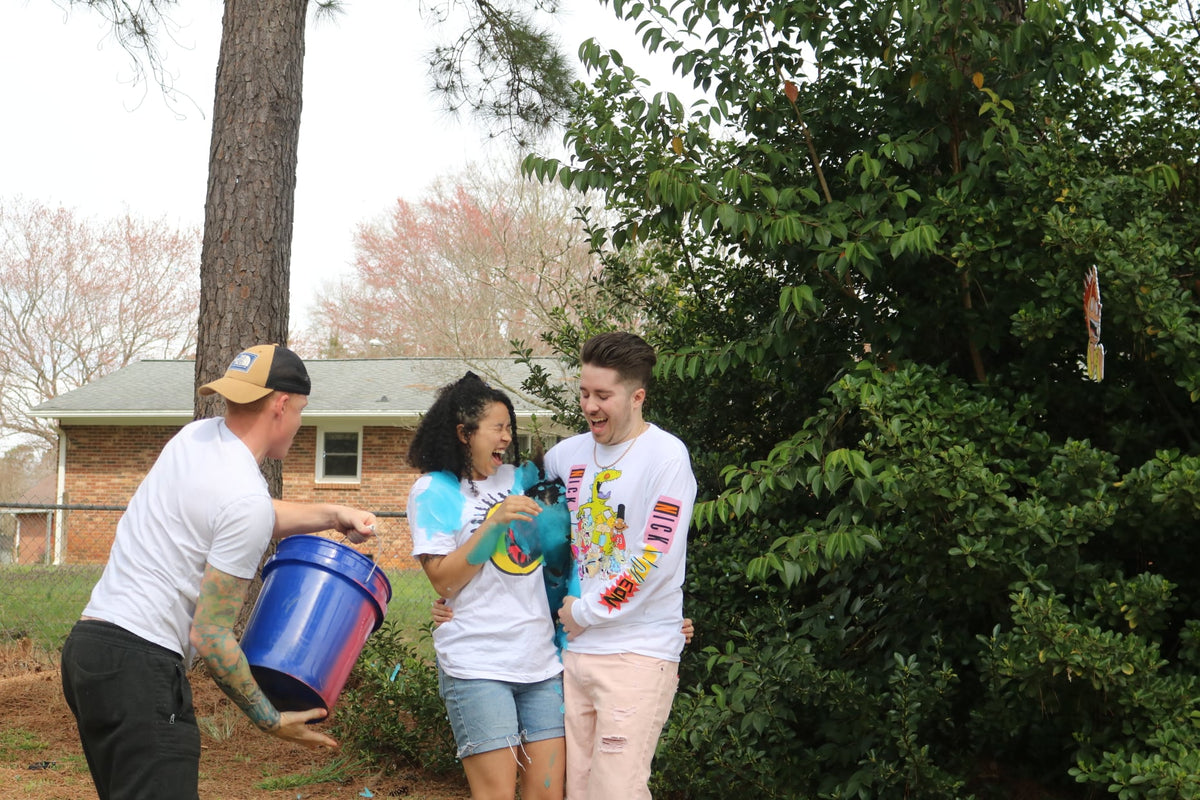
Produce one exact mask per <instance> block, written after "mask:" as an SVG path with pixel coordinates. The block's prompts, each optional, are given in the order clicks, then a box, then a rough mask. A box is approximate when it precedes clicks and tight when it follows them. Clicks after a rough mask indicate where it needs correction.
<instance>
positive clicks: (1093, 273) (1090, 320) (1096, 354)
mask: <svg viewBox="0 0 1200 800" xmlns="http://www.w3.org/2000/svg"><path fill="white" fill-rule="evenodd" d="M1101 308H1103V306H1102V304H1101V303H1100V275H1099V273H1098V272H1097V270H1096V268H1095V267H1092V268H1091V269H1090V270H1088V271H1087V272H1085V273H1084V274H1083V318H1084V320H1085V321H1086V322H1087V335H1088V346H1087V375H1088V377H1089V378H1091V379H1092V380H1094V381H1102V380H1104V345H1102V344H1100V309H1101Z"/></svg>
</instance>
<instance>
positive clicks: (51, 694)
mask: <svg viewBox="0 0 1200 800" xmlns="http://www.w3.org/2000/svg"><path fill="white" fill-rule="evenodd" d="M192 694H193V697H194V700H195V704H196V714H197V718H198V719H200V720H201V721H202V731H201V745H202V747H203V751H202V754H201V756H200V796H201V797H202V798H205V799H206V800H266V798H273V799H274V800H310V799H311V800H322V798H346V799H347V800H349V798H356V797H376V798H396V797H404V798H413V800H463V799H464V798H469V797H470V792H469V791H468V790H467V786H466V781H465V780H463V779H462V778H461V775H452V776H450V777H449V778H438V777H436V776H430V775H427V774H425V773H422V772H420V771H416V770H412V771H392V772H390V773H388V772H381V771H379V770H377V769H372V768H369V767H361V766H359V767H353V766H351V767H349V768H343V769H341V771H340V773H339V774H338V775H337V776H335V777H333V778H330V773H331V771H335V770H336V768H337V767H338V765H339V763H341V764H344V763H345V762H346V761H347V760H348V759H349V758H350V757H349V756H347V755H346V754H344V753H339V752H331V751H328V750H309V749H307V748H303V747H299V746H297V745H293V744H289V743H287V742H284V741H281V740H279V739H275V738H274V737H271V736H267V735H265V734H263V733H260V732H259V731H257V730H255V729H254V727H253V726H252V725H251V724H250V722H249V721H248V720H246V719H245V717H243V716H242V714H241V712H240V711H239V710H238V709H237V707H236V706H234V705H233V703H232V702H230V700H229V699H228V698H227V697H225V695H224V694H222V693H221V690H220V689H218V688H217V687H216V685H215V684H214V683H213V682H212V681H211V680H210V679H208V678H207V677H204V676H196V675H193V676H192ZM334 713H335V714H336V713H337V711H336V709H335V710H334ZM0 720H3V724H0V800H10V799H11V800H17V798H22V799H23V798H38V800H80V798H87V797H95V796H96V793H95V789H94V788H93V786H92V779H91V776H90V775H89V774H88V770H87V764H86V763H85V761H84V759H83V751H82V749H81V748H80V746H79V737H78V733H77V731H76V728H75V720H74V718H73V717H72V716H71V712H70V710H69V709H68V708H67V704H66V701H64V700H63V696H62V685H61V682H60V679H59V673H58V664H57V662H56V660H55V659H54V658H53V657H51V656H48V655H46V654H44V653H38V652H36V651H35V650H33V649H32V648H30V647H28V646H27V645H26V644H23V643H20V642H18V643H8V644H5V645H2V646H0ZM204 728H209V729H208V730H204ZM339 760H340V761H339ZM311 776H324V777H326V778H328V779H327V780H323V781H321V782H317V783H307V782H305V781H306V779H308V778H309V777H311ZM264 781H276V782H277V783H276V784H275V786H276V787H277V788H260V787H261V786H262V784H263V783H264Z"/></svg>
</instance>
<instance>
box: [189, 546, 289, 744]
mask: <svg viewBox="0 0 1200 800" xmlns="http://www.w3.org/2000/svg"><path fill="white" fill-rule="evenodd" d="M249 585H250V581H249V580H246V579H245V578H235V577H234V576H232V575H230V574H228V573H226V572H222V571H221V570H219V569H217V568H215V567H213V566H212V565H211V564H210V565H207V566H206V567H205V569H204V579H203V581H202V582H201V583H200V596H199V598H197V600H196V613H195V616H194V617H193V618H192V631H191V642H192V647H194V648H196V652H197V653H198V654H199V655H200V657H201V658H203V659H204V663H205V664H207V665H208V672H209V674H210V675H211V676H212V679H213V681H215V682H216V684H217V686H220V687H221V691H223V692H225V694H227V695H229V698H230V699H231V700H233V702H234V703H236V704H237V705H238V707H239V708H240V709H242V711H244V712H245V714H246V716H247V717H249V718H250V719H251V720H252V721H253V722H254V724H255V725H257V726H258V727H259V728H260V729H261V730H264V731H274V730H276V729H277V728H279V712H278V711H277V710H276V709H275V706H273V705H271V701H269V700H268V699H267V698H266V696H265V695H264V694H263V693H262V690H261V689H259V688H258V684H257V683H256V682H255V680H254V676H253V675H252V674H251V673H250V664H249V663H248V662H247V661H246V654H245V653H243V652H242V648H241V647H240V646H239V645H238V641H237V637H236V636H234V634H233V626H234V623H235V622H236V621H237V616H238V612H239V611H240V610H241V608H242V604H243V603H244V602H245V600H246V588H247V587H248V586H249Z"/></svg>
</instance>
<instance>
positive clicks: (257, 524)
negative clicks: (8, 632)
mask: <svg viewBox="0 0 1200 800" xmlns="http://www.w3.org/2000/svg"><path fill="white" fill-rule="evenodd" d="M310 387H311V383H310V381H309V378H308V371H307V370H306V369H305V367H304V362H303V361H301V360H300V358H299V356H297V355H296V354H295V353H293V352H292V351H291V350H288V349H287V348H286V347H282V346H280V345H275V344H268V345H258V346H256V347H251V348H249V349H247V350H244V351H242V352H241V353H239V354H238V355H237V356H236V357H235V358H234V359H233V361H232V363H230V365H229V368H228V369H227V370H226V371H225V374H224V375H223V376H222V377H220V378H218V379H217V380H215V381H212V382H210V383H206V384H204V385H203V386H201V387H200V389H199V392H200V394H202V395H209V394H214V393H215V394H219V395H221V396H222V397H223V398H224V399H225V415H224V416H223V417H214V418H211V419H202V420H197V421H195V422H192V423H190V424H189V425H186V426H185V427H184V428H183V429H182V430H180V431H179V433H177V434H176V435H175V436H174V437H173V438H172V439H171V440H170V441H169V442H167V444H166V446H165V447H164V448H163V450H162V452H161V453H160V454H159V457H158V460H157V461H156V462H155V463H154V466H153V467H152V468H151V469H150V471H149V473H147V475H146V477H145V479H144V480H143V481H142V483H141V485H140V486H139V487H138V489H137V491H136V492H135V493H134V495H133V497H132V498H131V499H130V501H129V505H128V507H127V508H126V510H125V513H124V514H123V515H122V516H121V520H120V522H118V523H117V533H116V536H115V538H114V540H113V545H112V550H111V552H110V554H109V559H108V563H107V564H106V565H105V567H104V572H103V574H101V576H100V580H99V582H97V584H96V586H95V588H94V589H93V590H92V595H91V599H90V600H89V602H88V604H87V606H86V607H85V608H84V610H83V616H82V618H81V619H80V620H79V622H77V623H76V624H75V626H74V628H73V629H72V630H71V634H70V635H69V636H68V637H67V641H66V644H65V645H64V646H63V653H62V682H63V693H64V695H65V696H66V699H67V704H68V705H69V706H70V708H71V711H72V713H74V715H75V719H76V721H77V722H78V725H79V737H80V740H81V742H82V743H83V751H84V755H85V756H86V757H87V762H88V768H89V769H90V770H91V773H92V780H93V781H94V782H95V784H96V790H97V792H98V793H99V795H100V798H101V800H105V799H106V798H109V797H114V798H115V797H121V798H162V797H171V798H197V797H198V784H199V770H200V732H199V728H198V726H197V724H196V715H195V710H194V709H193V708H192V694H191V686H190V685H189V683H188V678H187V669H188V665H189V664H190V663H191V660H192V657H193V656H194V655H199V656H200V657H201V658H203V659H204V662H205V664H206V665H207V667H208V673H209V674H210V675H211V676H212V678H213V680H214V681H215V682H216V683H217V685H218V686H220V687H221V689H222V690H223V691H224V692H225V693H226V694H227V695H229V697H230V698H232V699H233V701H234V702H235V703H237V704H238V706H239V707H240V708H241V709H242V711H243V712H245V714H246V716H248V717H249V718H250V719H251V720H252V721H253V722H254V724H255V725H257V726H258V727H259V728H260V729H261V730H263V731H265V732H267V733H270V734H273V735H275V736H278V737H280V738H283V739H290V740H292V741H295V742H298V743H300V744H304V745H308V746H310V747H319V746H326V747H336V746H337V742H335V741H334V740H333V739H331V738H330V737H328V736H326V735H325V734H324V733H321V732H320V731H319V730H318V729H316V728H313V727H311V726H309V725H307V724H306V723H308V722H311V721H315V720H318V719H320V718H322V717H323V716H325V713H326V712H325V711H324V709H310V710H308V711H290V712H280V711H278V710H277V709H276V708H275V707H274V706H273V705H272V704H271V702H270V701H269V700H268V699H267V698H266V697H265V696H264V695H263V693H262V691H261V690H260V688H259V686H258V684H257V683H256V682H255V680H254V677H253V675H252V674H251V672H250V667H249V665H248V664H247V662H246V657H245V655H244V654H243V653H242V650H241V647H240V646H239V644H238V640H237V638H236V636H235V635H234V632H233V625H234V622H235V621H236V620H237V617H238V612H239V610H240V609H241V607H242V604H243V603H244V602H245V598H246V590H247V588H248V587H249V585H250V580H251V579H252V578H253V577H254V575H255V573H256V571H257V569H258V565H259V562H260V561H261V559H262V555H263V553H264V552H265V551H266V548H267V545H268V544H269V543H270V540H271V539H272V537H274V538H282V537H284V536H290V535H292V534H296V533H316V532H319V531H325V530H336V531H339V532H340V533H342V534H345V535H346V536H348V537H349V539H350V541H352V542H361V541H363V540H364V539H365V538H366V537H368V536H370V535H372V534H373V532H374V527H375V517H374V515H373V514H371V513H369V512H366V511H359V510H356V509H353V508H349V507H347V506H340V505H332V504H316V503H292V502H285V501H282V500H273V499H272V498H271V496H270V494H269V492H268V490H267V484H266V480H265V479H264V478H263V476H262V473H261V471H260V465H261V463H262V461H263V460H264V459H266V458H279V459H281V458H283V457H284V456H285V455H286V454H287V452H288V449H289V448H290V447H291V444H292V439H293V438H295V435H296V432H297V431H298V430H299V429H300V413H301V412H302V411H303V410H304V407H305V406H306V405H308V394H309V390H310Z"/></svg>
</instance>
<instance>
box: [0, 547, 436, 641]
mask: <svg viewBox="0 0 1200 800" xmlns="http://www.w3.org/2000/svg"><path fill="white" fill-rule="evenodd" d="M102 569H103V567H102V566H100V565H90V566H59V567H52V566H42V565H37V566H14V565H4V566H0V642H4V641H17V640H20V639H25V638H29V639H31V640H33V643H34V645H35V646H36V647H38V648H40V649H42V650H46V651H49V652H57V651H58V650H59V649H61V648H62V644H63V641H65V640H66V638H67V634H68V633H69V632H70V630H71V626H72V625H73V624H75V620H77V619H79V613H80V612H81V611H82V610H83V607H84V606H85V605H87V600H88V596H89V595H90V594H91V592H92V586H94V585H95V583H96V581H97V579H99V577H100V571H101V570H102ZM387 577H388V580H389V581H390V582H391V584H392V600H391V602H390V603H388V614H387V615H388V618H389V619H399V620H403V621H404V629H405V630H406V631H407V630H410V629H411V632H412V639H413V641H414V642H419V641H420V640H421V639H422V637H421V631H422V630H423V629H424V628H425V627H427V626H428V624H429V621H430V616H429V604H430V603H431V602H433V599H434V598H435V597H436V596H437V595H436V594H435V593H434V591H433V587H431V586H430V585H429V581H428V580H427V579H426V577H425V573H423V572H421V570H419V569H417V570H389V571H388V573H387ZM426 641H427V639H426Z"/></svg>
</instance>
